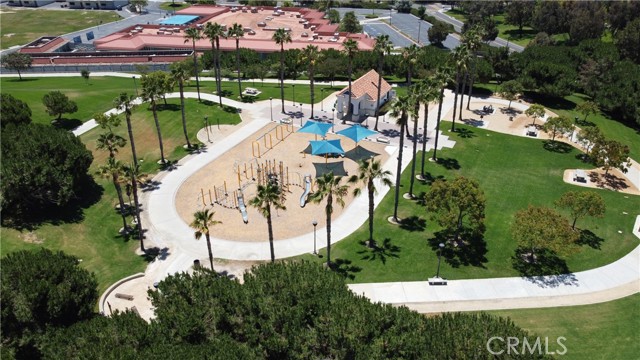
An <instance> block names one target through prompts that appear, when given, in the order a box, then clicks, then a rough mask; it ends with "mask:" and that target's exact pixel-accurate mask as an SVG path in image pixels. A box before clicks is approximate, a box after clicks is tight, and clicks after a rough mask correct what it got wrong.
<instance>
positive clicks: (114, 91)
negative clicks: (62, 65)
mask: <svg viewBox="0 0 640 360" xmlns="http://www.w3.org/2000/svg"><path fill="white" fill-rule="evenodd" d="M78 75H80V74H78ZM254 85H255V86H254ZM0 87H1V88H2V92H7V93H10V94H12V95H13V96H15V97H16V98H18V99H20V100H22V101H25V102H26V103H27V104H28V105H29V107H30V108H31V112H32V113H33V116H32V119H33V122H36V123H41V124H50V123H51V120H52V119H53V118H52V117H51V116H49V115H48V114H47V113H46V109H45V106H44V105H43V104H42V97H43V96H44V95H45V94H47V93H49V92H51V91H54V90H58V91H60V92H62V93H64V94H66V95H67V96H68V97H69V98H70V99H71V100H74V101H75V102H76V103H77V104H78V112H76V113H73V114H65V115H63V119H64V121H63V122H62V124H63V126H64V127H65V128H69V129H71V128H74V127H75V126H78V125H80V124H81V123H83V122H85V121H87V120H89V119H91V118H93V116H94V115H95V114H96V113H100V112H105V111H107V110H109V109H111V108H113V100H114V99H115V98H116V97H117V96H118V95H119V94H120V93H121V92H128V93H129V94H135V92H136V87H137V89H138V92H140V91H141V88H140V80H139V79H138V80H136V82H135V83H134V81H133V79H129V78H121V77H110V76H101V77H98V76H96V77H92V76H90V78H89V81H88V82H85V80H84V79H83V78H82V77H80V76H78V77H63V78H47V77H43V78H25V79H24V80H22V81H20V80H19V79H17V78H0ZM246 87H254V88H257V89H258V90H260V91H262V93H261V94H260V95H259V96H256V97H254V98H253V101H260V100H268V99H269V97H273V99H274V100H276V99H280V86H279V85H278V84H270V83H264V84H262V83H260V82H255V83H253V82H249V81H243V82H242V89H243V90H244V89H245V88H246ZM323 88H324V89H325V91H324V92H321V89H323ZM214 89H215V83H214V82H212V81H202V82H201V83H200V91H201V92H203V93H209V94H211V93H213V91H214ZM339 89H342V87H335V88H331V87H329V86H318V85H316V86H315V98H316V102H319V101H320V96H321V95H324V96H325V97H326V96H329V94H330V93H331V92H333V91H336V90H339ZM222 90H223V96H226V97H229V98H231V99H238V83H237V82H233V81H229V82H223V85H222ZM284 90H285V91H284V98H285V100H287V101H292V100H293V98H294V96H293V95H294V94H293V87H292V86H291V85H288V84H285V88H284ZM175 91H177V88H176V89H175ZM185 91H196V82H195V81H191V82H190V83H189V85H188V86H187V87H186V88H185ZM310 93H311V91H310V88H309V85H306V84H305V85H303V84H298V85H296V86H295V100H296V103H300V102H302V103H305V104H306V103H309V102H310V101H311V94H310ZM247 99H250V98H249V97H247ZM275 105H276V103H275V102H274V106H275ZM325 105H327V104H325ZM331 105H332V104H331ZM327 106H330V105H327Z"/></svg>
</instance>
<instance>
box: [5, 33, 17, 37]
mask: <svg viewBox="0 0 640 360" xmlns="http://www.w3.org/2000/svg"><path fill="white" fill-rule="evenodd" d="M13 35H15V34H14V33H8V34H4V35H2V36H6V37H12V36H13Z"/></svg>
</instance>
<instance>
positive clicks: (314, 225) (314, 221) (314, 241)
mask: <svg viewBox="0 0 640 360" xmlns="http://www.w3.org/2000/svg"><path fill="white" fill-rule="evenodd" d="M311 225H313V255H318V252H317V251H316V226H318V221H317V220H313V222H311Z"/></svg>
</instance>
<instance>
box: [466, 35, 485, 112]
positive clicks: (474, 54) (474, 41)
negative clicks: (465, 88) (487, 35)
mask: <svg viewBox="0 0 640 360" xmlns="http://www.w3.org/2000/svg"><path fill="white" fill-rule="evenodd" d="M483 37H484V30H483V28H481V27H480V26H475V27H473V28H471V29H469V30H468V31H467V32H466V33H464V35H463V40H462V41H463V42H464V43H465V44H466V46H467V48H468V49H469V52H470V56H471V59H472V61H471V77H470V80H469V93H468V94H467V110H469V104H470V103H471V90H473V82H474V80H475V76H476V63H477V62H478V50H479V49H480V45H482V38H483Z"/></svg>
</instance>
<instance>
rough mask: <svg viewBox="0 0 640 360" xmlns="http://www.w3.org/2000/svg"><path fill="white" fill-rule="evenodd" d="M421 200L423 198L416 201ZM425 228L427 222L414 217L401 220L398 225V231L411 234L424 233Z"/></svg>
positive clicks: (420, 197)
mask: <svg viewBox="0 0 640 360" xmlns="http://www.w3.org/2000/svg"><path fill="white" fill-rule="evenodd" d="M420 195H422V194H420ZM422 198H424V196H419V197H418V199H422ZM426 227H427V221H426V220H425V219H423V218H421V217H419V216H415V215H413V216H409V217H407V218H405V219H402V222H401V223H400V229H403V230H407V231H411V232H414V231H424V229H425V228H426Z"/></svg>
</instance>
